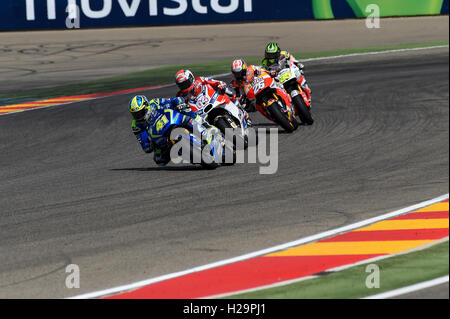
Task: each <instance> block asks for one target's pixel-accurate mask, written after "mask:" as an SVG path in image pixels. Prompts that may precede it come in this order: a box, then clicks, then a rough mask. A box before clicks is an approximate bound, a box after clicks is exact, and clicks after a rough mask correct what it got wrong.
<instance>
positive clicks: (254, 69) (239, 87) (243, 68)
mask: <svg viewBox="0 0 450 319" xmlns="http://www.w3.org/2000/svg"><path fill="white" fill-rule="evenodd" d="M263 73H268V72H267V71H266V70H264V69H263V68H262V67H259V66H256V65H247V62H245V61H244V60H243V59H238V60H234V61H233V63H232V64H231V74H232V77H233V79H232V80H231V83H230V86H231V87H232V88H233V89H234V95H233V99H234V101H237V100H239V101H240V104H241V105H246V109H247V111H249V112H251V111H253V112H254V111H255V108H254V105H252V104H251V102H250V101H248V99H247V98H246V94H245V88H246V87H247V86H248V85H249V84H250V83H252V82H253V79H254V78H255V76H258V75H260V74H263Z"/></svg>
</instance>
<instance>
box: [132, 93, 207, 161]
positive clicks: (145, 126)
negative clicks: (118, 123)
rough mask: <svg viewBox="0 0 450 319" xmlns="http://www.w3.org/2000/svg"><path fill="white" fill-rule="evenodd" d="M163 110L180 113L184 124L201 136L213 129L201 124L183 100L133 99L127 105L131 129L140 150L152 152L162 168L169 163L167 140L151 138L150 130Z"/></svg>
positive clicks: (141, 97) (140, 96)
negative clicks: (131, 118) (131, 119)
mask: <svg viewBox="0 0 450 319" xmlns="http://www.w3.org/2000/svg"><path fill="white" fill-rule="evenodd" d="M165 109H172V110H174V111H177V112H179V113H181V114H182V115H183V116H184V118H183V122H184V124H186V125H187V126H190V127H195V129H196V130H197V131H198V132H200V133H201V134H202V135H207V134H210V133H211V130H212V131H214V129H215V128H212V127H210V126H209V125H208V124H207V123H202V121H201V119H200V117H199V116H198V115H196V114H195V113H194V112H192V111H191V109H190V108H189V106H187V105H186V103H185V101H184V99H183V98H180V97H176V98H171V99H163V98H154V99H152V100H150V101H149V100H148V99H147V97H145V96H143V95H137V96H135V97H133V98H132V99H131V101H130V103H129V111H130V113H131V115H132V117H133V121H132V123H131V129H132V131H133V133H134V135H135V136H136V139H137V140H138V141H139V144H140V145H141V147H142V150H143V151H144V152H145V153H152V152H154V157H153V159H154V161H155V163H156V164H158V165H160V166H164V165H166V164H167V163H169V161H170V158H169V157H170V156H169V154H167V152H164V150H165V149H166V148H167V147H168V145H167V140H166V139H165V138H164V137H160V136H158V137H153V136H151V134H150V128H151V127H152V126H153V125H154V124H155V122H156V120H157V119H158V118H159V117H160V115H161V114H162V113H164V110H165ZM206 126H209V127H206ZM163 154H166V155H163Z"/></svg>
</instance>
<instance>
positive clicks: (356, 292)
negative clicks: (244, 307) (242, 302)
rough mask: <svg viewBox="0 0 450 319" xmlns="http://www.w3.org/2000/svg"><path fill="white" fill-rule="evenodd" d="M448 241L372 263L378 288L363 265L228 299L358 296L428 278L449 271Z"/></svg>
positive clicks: (342, 297)
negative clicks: (368, 284)
mask: <svg viewBox="0 0 450 319" xmlns="http://www.w3.org/2000/svg"><path fill="white" fill-rule="evenodd" d="M448 250H449V245H448V241H446V242H444V243H440V244H437V245H434V246H432V247H430V248H426V249H424V250H419V251H415V252H411V253H408V254H404V255H397V256H393V257H390V258H387V259H383V260H379V261H375V262H373V264H375V265H377V266H378V267H379V269H380V272H379V275H380V276H379V279H380V281H379V283H380V288H371V289H369V288H367V287H366V279H367V277H368V276H369V275H370V274H371V272H366V267H367V266H368V265H370V263H368V264H363V265H359V266H355V267H352V268H348V269H344V270H341V271H338V272H332V273H329V274H327V275H323V276H320V277H317V278H313V279H307V280H304V281H299V282H297V283H291V284H288V285H285V286H278V287H274V288H268V289H263V290H258V291H253V292H249V293H243V294H236V295H233V296H230V297H228V298H233V299H234V298H237V299H247V298H249V299H290V298H293V299H322V298H323V299H325V298H332V299H344V298H361V297H366V296H369V295H374V294H378V293H381V292H385V291H389V290H393V289H397V288H401V287H406V286H409V285H413V284H416V283H419V282H424V281H427V280H432V279H435V278H438V277H441V276H445V275H448V273H449V267H448V265H449V259H448V258H449V254H448Z"/></svg>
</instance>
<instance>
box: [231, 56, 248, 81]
mask: <svg viewBox="0 0 450 319" xmlns="http://www.w3.org/2000/svg"><path fill="white" fill-rule="evenodd" d="M231 73H232V74H233V77H234V78H235V79H236V80H237V81H242V80H244V78H245V76H246V75H247V63H246V62H245V61H244V60H242V59H240V60H234V61H233V64H232V65H231Z"/></svg>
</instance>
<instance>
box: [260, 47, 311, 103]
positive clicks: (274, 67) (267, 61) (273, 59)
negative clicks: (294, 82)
mask: <svg viewBox="0 0 450 319" xmlns="http://www.w3.org/2000/svg"><path fill="white" fill-rule="evenodd" d="M290 62H293V63H294V64H295V65H296V66H297V67H298V68H299V69H300V72H301V77H300V79H299V84H300V86H301V87H302V89H304V90H305V92H306V94H307V95H308V99H309V100H311V89H310V88H309V86H308V84H307V83H306V79H305V72H304V68H305V66H304V65H303V64H302V63H300V61H298V60H297V59H296V58H295V57H294V55H292V54H291V53H289V52H288V51H282V50H281V48H280V47H279V45H278V43H275V42H270V43H269V44H268V45H267V46H266V50H265V52H264V59H263V60H262V66H263V68H264V69H265V70H267V72H269V74H270V75H271V76H272V77H275V76H276V75H277V71H278V70H279V68H280V67H281V66H282V65H283V64H285V63H287V64H289V63H290Z"/></svg>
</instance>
